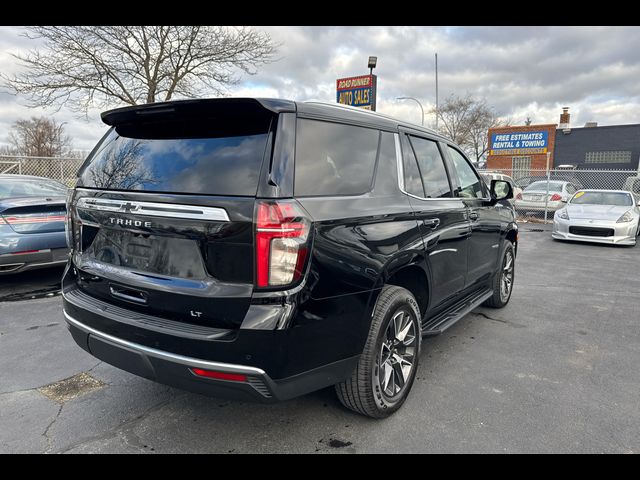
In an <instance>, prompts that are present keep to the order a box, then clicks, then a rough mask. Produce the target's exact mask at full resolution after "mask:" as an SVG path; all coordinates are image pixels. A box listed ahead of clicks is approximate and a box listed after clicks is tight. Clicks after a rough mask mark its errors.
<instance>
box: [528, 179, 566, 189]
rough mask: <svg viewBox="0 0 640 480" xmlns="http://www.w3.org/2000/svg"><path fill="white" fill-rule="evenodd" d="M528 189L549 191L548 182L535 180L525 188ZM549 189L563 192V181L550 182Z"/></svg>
mask: <svg viewBox="0 0 640 480" xmlns="http://www.w3.org/2000/svg"><path fill="white" fill-rule="evenodd" d="M526 190H536V191H539V192H546V191H547V182H546V181H543V182H533V183H532V184H531V185H529V186H528V187H527V188H525V191H526ZM549 191H550V192H562V182H549Z"/></svg>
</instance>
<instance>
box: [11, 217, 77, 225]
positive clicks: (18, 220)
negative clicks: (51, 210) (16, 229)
mask: <svg viewBox="0 0 640 480" xmlns="http://www.w3.org/2000/svg"><path fill="white" fill-rule="evenodd" d="M4 220H5V222H7V223H8V224H9V225H24V224H28V223H51V222H64V221H66V220H67V217H66V215H45V216H40V215H15V216H13V217H4Z"/></svg>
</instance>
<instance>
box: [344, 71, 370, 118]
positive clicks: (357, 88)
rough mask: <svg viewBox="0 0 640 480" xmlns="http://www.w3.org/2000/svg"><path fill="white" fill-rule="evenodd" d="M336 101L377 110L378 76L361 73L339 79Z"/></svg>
mask: <svg viewBox="0 0 640 480" xmlns="http://www.w3.org/2000/svg"><path fill="white" fill-rule="evenodd" d="M336 102H338V103H342V104H344V105H351V106H352V107H361V108H365V109H367V110H373V111H375V110H376V76H375V75H361V76H359V77H347V78H339V79H337V80H336Z"/></svg>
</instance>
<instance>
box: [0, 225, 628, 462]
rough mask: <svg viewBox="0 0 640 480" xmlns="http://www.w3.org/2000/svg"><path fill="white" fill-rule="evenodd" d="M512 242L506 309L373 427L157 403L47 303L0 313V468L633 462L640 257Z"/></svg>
mask: <svg viewBox="0 0 640 480" xmlns="http://www.w3.org/2000/svg"><path fill="white" fill-rule="evenodd" d="M521 228H522V233H521V242H520V247H519V252H518V259H517V263H516V279H515V288H514V292H513V297H512V299H511V303H510V304H509V305H508V306H507V307H506V308H504V309H502V310H492V309H488V308H480V309H478V310H476V311H475V312H473V313H472V314H470V315H468V316H467V317H466V318H464V319H463V320H461V321H460V322H458V323H457V324H456V325H455V326H453V327H452V328H451V329H449V330H448V331H446V332H445V333H444V334H443V335H440V336H438V337H433V338H426V339H425V341H424V343H423V351H422V355H421V358H420V362H421V363H420V368H419V371H418V375H417V379H416V382H415V384H414V386H413V390H412V392H411V395H410V397H409V399H408V400H407V402H406V404H405V405H404V407H403V408H402V409H401V410H400V411H399V412H398V413H396V414H395V415H393V416H392V417H390V418H388V419H385V420H382V421H380V420H371V419H367V418H364V417H360V416H358V415H355V414H353V413H351V412H349V411H348V410H346V409H344V408H343V407H342V406H341V405H340V403H339V402H338V400H337V399H336V397H335V395H334V393H333V390H332V389H325V390H322V391H319V392H316V393H313V394H310V395H307V396H305V397H302V398H298V399H295V400H291V401H288V402H285V403H281V404H277V405H257V404H248V403H239V402H231V401H226V400H220V399H214V398H207V397H203V396H199V395H195V394H191V393H186V392H183V391H180V390H176V389H173V388H169V387H165V386H163V385H159V384H156V383H153V382H151V381H148V380H145V379H142V378H138V377H136V376H133V375H130V374H128V373H126V372H123V371H120V370H117V369H116V368H113V367H111V366H109V365H107V364H104V363H101V362H99V361H98V360H96V359H95V358H93V357H91V356H90V355H89V354H87V353H86V352H84V351H83V350H81V349H80V348H79V347H77V346H76V345H75V344H74V342H73V341H72V339H71V337H70V335H69V334H68V332H67V329H66V327H65V322H64V320H63V318H62V313H61V305H60V304H61V300H60V297H55V296H54V297H49V298H47V297H45V298H41V299H34V300H27V301H17V302H2V303H0V365H1V368H0V452H2V453H7V452H52V453H57V452H69V453H106V452H110V453H111V452H122V453H136V452H145V453H154V452H176V453H178V452H202V453H209V452H211V453H213V452H221V453H222V452H235V453H243V452H257V453H271V452H277V453H286V452H296V453H297V452H300V453H304V452H312V453H313V452H317V453H327V452H336V453H359V452H384V453H396V452H397V453H400V452H496V453H502V452H544V453H553V452H567V453H569V452H581V453H600V452H602V453H638V452H640V396H639V395H638V392H639V391H640V388H639V386H640V369H639V368H638V365H639V364H640V308H639V307H638V304H639V299H640V275H638V272H639V271H640V246H638V247H634V248H627V247H610V246H600V245H588V244H577V243H560V242H556V241H553V240H552V239H551V238H550V233H549V231H548V227H539V226H537V225H536V226H534V225H522V227H521ZM532 229H541V230H545V231H542V232H537V231H531V230H532ZM83 372H84V373H85V374H86V375H83V376H81V377H76V378H75V379H76V380H77V382H76V383H77V385H76V384H72V385H71V386H67V389H66V390H63V391H60V390H58V391H57V394H56V393H55V391H54V393H52V390H55V389H43V388H42V387H44V386H46V385H48V384H51V383H53V382H57V381H60V380H63V379H66V378H69V377H72V376H74V375H77V374H81V373H83ZM87 379H88V380H89V381H86V380H87ZM74 385H75V387H74ZM76 387H77V388H76Z"/></svg>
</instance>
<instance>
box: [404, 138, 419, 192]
mask: <svg viewBox="0 0 640 480" xmlns="http://www.w3.org/2000/svg"><path fill="white" fill-rule="evenodd" d="M402 166H403V167H404V168H403V170H404V191H405V192H407V193H410V194H411V195H416V196H418V197H424V188H423V187H422V179H421V178H420V170H418V164H417V162H416V157H415V155H414V154H413V148H411V145H410V144H409V139H408V138H407V136H406V135H402Z"/></svg>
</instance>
